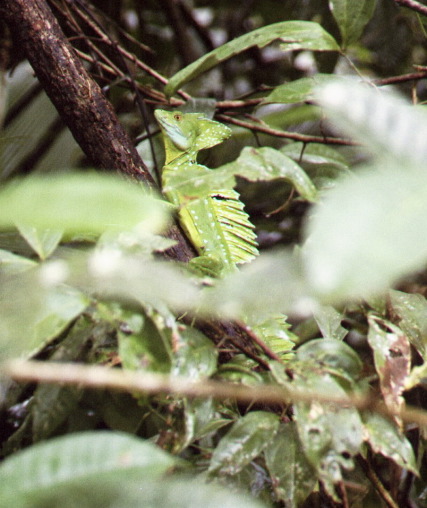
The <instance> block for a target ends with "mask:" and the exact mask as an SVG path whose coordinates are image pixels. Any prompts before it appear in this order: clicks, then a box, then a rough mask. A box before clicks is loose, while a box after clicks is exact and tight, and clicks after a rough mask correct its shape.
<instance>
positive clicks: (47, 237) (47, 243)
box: [17, 223, 63, 261]
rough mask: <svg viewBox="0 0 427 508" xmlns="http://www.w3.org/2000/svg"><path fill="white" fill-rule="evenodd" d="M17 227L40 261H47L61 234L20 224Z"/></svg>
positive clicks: (57, 231)
mask: <svg viewBox="0 0 427 508" xmlns="http://www.w3.org/2000/svg"><path fill="white" fill-rule="evenodd" d="M17 227H18V230H19V232H20V233H21V235H22V236H23V237H24V238H25V240H26V241H27V243H28V245H30V246H31V248H32V249H33V250H34V252H36V253H37V255H38V256H39V258H40V259H41V260H42V261H44V260H45V259H47V258H48V257H49V256H50V255H51V254H52V253H53V252H54V251H55V249H56V247H58V245H59V242H60V241H61V238H62V234H63V232H62V231H59V230H52V229H40V228H36V227H34V226H29V225H27V224H22V223H19V224H17Z"/></svg>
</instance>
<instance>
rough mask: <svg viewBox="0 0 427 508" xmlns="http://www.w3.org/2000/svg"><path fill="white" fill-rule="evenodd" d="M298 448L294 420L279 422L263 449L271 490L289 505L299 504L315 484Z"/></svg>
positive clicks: (294, 507) (312, 471)
mask: <svg viewBox="0 0 427 508" xmlns="http://www.w3.org/2000/svg"><path fill="white" fill-rule="evenodd" d="M301 448H302V445H301V442H300V440H299V438H298V434H297V431H296V427H295V423H294V422H291V423H287V424H286V425H284V424H281V425H280V427H279V431H278V433H277V434H276V436H275V438H274V439H273V441H271V442H270V443H269V445H268V446H267V448H266V449H265V450H264V456H265V461H266V464H267V469H268V470H269V472H270V476H271V480H272V486H273V489H274V492H275V494H276V496H277V498H278V499H279V500H281V501H283V502H284V503H285V505H286V506H287V507H289V508H297V507H298V506H300V504H301V503H302V502H303V501H304V500H305V499H306V498H307V497H308V496H309V495H310V493H311V492H312V490H313V489H314V487H315V485H316V476H315V470H314V468H313V467H312V465H311V464H310V463H309V462H308V460H307V459H306V457H305V455H304V453H301Z"/></svg>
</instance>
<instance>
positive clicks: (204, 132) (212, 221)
mask: <svg viewBox="0 0 427 508" xmlns="http://www.w3.org/2000/svg"><path fill="white" fill-rule="evenodd" d="M154 114H155V117H156V119H157V121H158V123H159V125H160V128H161V131H162V134H163V140H164V145H165V152H166V161H165V165H164V167H163V170H162V187H163V189H168V190H166V192H165V195H166V197H167V199H168V200H169V201H170V202H171V203H173V204H174V205H175V206H176V207H177V209H178V218H179V221H180V224H181V226H182V228H183V229H184V231H185V232H186V234H187V235H188V237H189V239H190V241H191V242H192V244H193V246H194V247H195V249H196V250H197V252H198V254H199V257H196V258H194V259H193V260H192V261H191V263H192V264H193V265H196V266H197V267H198V268H199V269H200V271H201V272H202V273H205V274H209V275H213V276H222V275H224V274H226V273H229V272H231V271H233V270H235V268H236V264H239V263H246V262H248V261H250V260H252V259H253V258H254V257H255V256H257V254H258V250H257V243H256V237H255V233H254V231H253V229H254V226H253V225H252V223H251V222H250V220H249V217H248V215H247V213H246V212H245V211H244V210H243V206H244V205H243V203H242V202H241V201H240V199H239V194H238V193H237V192H236V191H235V190H234V189H232V188H225V189H224V188H221V189H212V190H209V192H208V193H206V192H205V193H204V194H202V195H199V196H198V195H197V189H195V190H194V192H191V193H186V192H185V191H182V189H179V188H174V185H173V177H174V175H176V172H189V171H191V174H192V175H194V174H195V175H196V176H198V175H200V177H203V176H204V175H206V172H209V171H211V170H209V169H208V168H207V167H206V166H202V165H200V164H198V163H197V154H198V152H199V151H200V150H204V149H206V148H210V147H212V146H215V145H217V144H219V143H221V142H222V141H224V140H225V139H226V138H228V137H229V136H230V135H231V130H230V129H229V128H228V127H227V126H225V125H223V124H221V123H219V122H215V121H213V120H209V119H207V118H206V117H205V116H203V115H202V114H199V113H181V112H179V111H175V112H169V111H164V110H156V111H155V112H154ZM196 179H197V178H196Z"/></svg>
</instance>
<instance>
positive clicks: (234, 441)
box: [209, 411, 279, 475]
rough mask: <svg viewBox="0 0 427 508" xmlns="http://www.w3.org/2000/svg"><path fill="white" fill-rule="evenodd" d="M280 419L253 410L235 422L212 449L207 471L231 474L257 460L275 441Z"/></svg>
mask: <svg viewBox="0 0 427 508" xmlns="http://www.w3.org/2000/svg"><path fill="white" fill-rule="evenodd" d="M278 428H279V417H278V416H277V415H275V414H273V413H267V412H265V411H253V412H251V413H248V414H246V415H245V416H243V417H242V418H240V419H239V420H237V421H236V423H234V425H233V426H232V428H231V430H230V431H229V432H228V433H227V434H226V435H225V436H224V437H223V438H222V439H221V441H220V442H219V444H218V446H217V447H216V448H215V450H214V452H213V454H212V458H211V463H210V466H209V472H211V473H218V474H225V475H229V474H230V475H234V474H237V473H238V472H239V471H241V470H242V469H243V468H244V467H245V466H246V465H247V464H249V462H251V460H253V459H254V458H255V457H257V456H258V455H259V454H260V453H261V452H262V451H263V450H264V448H266V446H267V445H268V444H269V442H270V441H271V440H272V439H273V438H274V436H275V434H276V432H277V430H278Z"/></svg>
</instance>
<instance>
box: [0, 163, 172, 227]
mask: <svg viewBox="0 0 427 508" xmlns="http://www.w3.org/2000/svg"><path fill="white" fill-rule="evenodd" d="M170 209H171V207H170V205H168V203H166V202H164V201H162V200H160V199H155V198H154V197H153V196H151V195H149V194H148V191H147V190H146V189H145V188H144V187H142V186H140V185H136V184H131V183H129V182H127V181H125V180H123V179H120V178H119V177H115V176H111V175H106V174H97V173H83V172H82V173H74V174H73V173H64V174H58V175H55V176H52V175H50V176H49V177H31V178H26V179H24V180H16V181H14V182H13V183H11V184H9V185H7V186H6V187H4V188H3V189H2V190H1V191H0V228H10V227H12V226H14V225H15V224H16V223H23V224H26V225H27V227H28V226H33V227H39V228H46V229H49V228H51V229H56V230H62V229H63V230H65V232H66V233H68V234H78V233H94V234H99V233H102V232H104V231H106V230H111V229H112V230H123V229H132V228H134V227H135V226H139V227H141V228H143V229H146V230H148V231H151V232H158V231H161V230H162V229H163V228H164V227H165V225H166V224H167V220H168V215H169V210H170Z"/></svg>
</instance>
